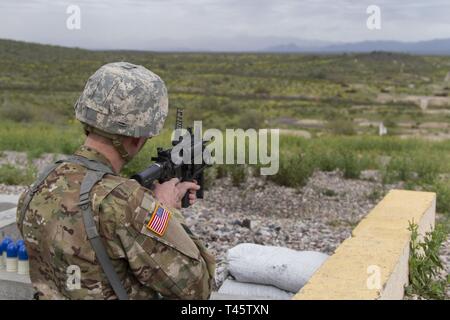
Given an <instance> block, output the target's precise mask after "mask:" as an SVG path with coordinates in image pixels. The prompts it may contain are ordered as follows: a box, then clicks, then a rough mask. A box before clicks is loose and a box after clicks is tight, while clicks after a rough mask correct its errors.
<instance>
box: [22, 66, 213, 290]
mask: <svg viewBox="0 0 450 320" xmlns="http://www.w3.org/2000/svg"><path fill="white" fill-rule="evenodd" d="M167 101H168V100H167V90H166V88H165V86H164V83H163V82H162V80H161V79H160V78H159V77H158V76H157V75H155V74H154V73H152V72H151V71H149V70H147V69H145V68H144V67H141V66H136V65H132V64H129V63H126V62H120V63H112V64H107V65H105V66H103V67H102V68H100V69H99V70H98V71H97V72H96V73H95V74H94V75H93V76H92V77H91V78H90V79H89V80H88V82H87V84H86V87H85V90H84V92H83V94H82V95H81V97H80V98H79V99H78V101H77V103H76V104H75V113H76V117H77V119H78V120H80V121H81V122H82V123H83V124H84V125H85V129H86V131H88V132H95V133H97V134H100V135H103V136H104V137H107V138H110V139H111V140H112V143H113V145H114V147H116V150H117V151H118V152H119V153H120V154H121V156H122V157H123V158H124V159H127V160H128V158H129V157H128V154H127V153H126V150H125V149H124V148H123V145H122V144H121V143H122V142H121V139H122V138H123V136H133V137H150V136H154V135H157V134H158V133H159V131H160V130H161V128H162V126H163V123H164V120H165V118H166V116H167V110H168V104H167V103H168V102H167ZM95 130H98V131H95ZM76 155H78V156H81V157H82V158H83V159H90V160H94V161H96V162H97V163H101V164H104V165H106V166H107V167H109V168H110V169H111V171H112V166H111V164H110V163H109V161H108V160H107V159H106V158H105V157H104V156H103V155H102V154H101V153H99V152H98V151H96V150H94V149H92V148H89V147H86V146H82V147H81V148H80V149H79V150H78V151H77V152H76ZM86 173H87V169H86V167H84V166H82V165H80V164H78V163H73V162H63V163H61V164H59V165H58V166H57V167H56V168H55V169H54V170H53V171H51V173H50V174H49V175H48V176H47V178H45V179H44V180H43V183H41V184H35V185H33V186H32V187H31V188H29V189H28V190H27V191H26V192H24V193H23V194H22V195H21V197H20V200H19V204H18V210H17V212H18V219H17V221H18V227H19V230H20V231H21V233H22V236H23V238H24V240H25V243H26V247H27V250H28V254H29V258H30V277H31V281H32V284H33V286H34V288H35V289H36V291H37V292H38V295H39V298H40V299H116V298H117V296H116V294H115V292H114V290H113V289H112V287H111V285H110V282H109V281H108V279H107V277H106V275H105V273H104V272H103V269H102V267H101V265H100V264H99V259H98V257H97V256H96V251H94V250H93V248H92V245H91V243H90V242H89V239H88V237H87V233H86V228H85V224H84V223H83V215H82V210H81V209H80V206H79V205H80V186H81V182H82V181H83V179H84V178H85V176H86ZM33 192H34V193H33ZM30 199H31V201H29V202H28V200H30ZM89 200H90V204H91V208H92V213H93V216H94V221H95V224H96V228H97V230H98V233H99V234H100V236H101V239H102V242H103V244H104V247H105V249H106V253H107V255H108V256H109V257H110V260H111V261H112V265H113V267H114V269H115V271H116V273H117V275H118V276H119V278H120V282H121V283H122V285H123V287H124V288H125V290H126V292H127V294H128V297H129V298H130V299H153V298H169V299H206V298H208V297H209V295H210V292H211V286H212V283H213V279H214V268H215V261H214V257H213V256H212V255H210V254H209V253H208V251H207V250H206V248H205V246H204V245H203V244H202V242H201V241H200V240H199V238H197V237H196V236H195V235H193V234H192V232H191V231H190V230H189V229H188V228H187V227H186V225H185V224H184V219H183V217H182V215H181V213H180V212H179V211H177V210H175V209H173V208H165V209H166V210H168V211H169V212H170V215H169V218H168V220H165V229H164V232H161V234H160V235H159V234H158V233H157V232H154V231H153V229H152V228H150V227H149V225H150V223H151V221H150V222H149V220H150V219H151V218H152V217H154V213H155V212H156V210H157V209H158V208H163V209H164V206H163V205H162V204H161V203H159V202H158V201H157V200H156V199H155V196H154V194H153V193H152V191H151V190H148V189H146V188H144V187H142V186H141V185H139V184H138V183H137V182H136V181H135V180H130V179H126V178H123V177H120V176H118V175H115V174H106V175H105V176H104V177H103V179H102V180H100V181H99V182H98V183H97V184H96V185H94V187H93V189H92V190H91V192H90V197H89ZM27 202H28V207H27V205H26V204H27ZM22 208H24V210H25V209H26V210H25V211H24V213H25V214H24V219H23V221H22V223H21V219H20V218H19V215H20V214H19V213H20V212H21V211H22ZM77 269H79V271H80V272H79V274H80V281H79V282H78V283H79V287H77V285H76V284H77V282H76V281H75V282H73V275H74V274H75V275H76V273H77V272H76V271H77ZM74 272H75V273H74Z"/></svg>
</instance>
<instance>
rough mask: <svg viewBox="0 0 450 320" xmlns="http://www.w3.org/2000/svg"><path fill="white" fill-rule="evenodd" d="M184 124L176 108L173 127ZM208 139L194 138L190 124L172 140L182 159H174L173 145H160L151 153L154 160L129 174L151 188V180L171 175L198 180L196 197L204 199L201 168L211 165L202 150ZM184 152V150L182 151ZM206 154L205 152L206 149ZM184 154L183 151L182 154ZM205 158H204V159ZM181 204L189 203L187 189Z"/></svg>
mask: <svg viewBox="0 0 450 320" xmlns="http://www.w3.org/2000/svg"><path fill="white" fill-rule="evenodd" d="M182 128H183V111H182V110H181V109H177V118H176V125H175V130H177V129H178V130H181V129H182ZM207 142H208V141H204V140H200V141H195V139H194V133H193V130H192V128H188V129H187V132H186V133H185V134H184V135H182V136H180V137H179V139H178V140H173V141H172V146H174V147H175V146H176V147H177V150H181V152H180V153H179V156H180V157H181V159H179V160H181V161H173V159H172V150H173V148H169V149H165V150H164V149H163V148H161V147H158V148H157V156H156V157H152V161H155V162H154V163H153V164H152V165H151V166H149V167H148V168H147V169H145V170H144V171H142V172H140V173H137V174H135V175H133V176H132V177H131V179H134V180H136V181H137V182H139V184H140V185H142V186H143V187H145V188H148V189H151V188H153V183H154V182H155V181H158V182H160V183H163V182H165V181H168V180H170V179H172V178H178V179H179V180H180V181H181V182H183V181H194V180H195V181H197V183H198V185H199V186H200V189H199V190H197V193H196V195H197V198H198V199H203V188H204V172H203V171H204V170H205V169H206V167H208V166H210V164H208V163H207V162H209V160H210V158H209V157H207V158H206V159H205V157H204V151H205V148H206V144H207ZM183 153H184V154H183ZM205 154H207V153H205ZM183 155H186V156H184V157H183ZM205 160H207V162H206V161H205ZM181 206H182V207H183V208H187V207H189V192H187V193H186V194H185V195H184V197H183V199H182V200H181Z"/></svg>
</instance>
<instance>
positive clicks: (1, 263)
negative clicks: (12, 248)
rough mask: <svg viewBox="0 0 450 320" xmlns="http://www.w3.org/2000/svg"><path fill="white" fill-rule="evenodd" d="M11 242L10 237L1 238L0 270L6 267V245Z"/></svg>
mask: <svg viewBox="0 0 450 320" xmlns="http://www.w3.org/2000/svg"><path fill="white" fill-rule="evenodd" d="M12 241H13V240H12V239H11V237H8V236H6V237H5V238H3V241H2V243H1V244H0V251H1V253H2V254H1V256H0V269H3V268H5V267H6V248H7V247H8V244H9V243H10V242H12Z"/></svg>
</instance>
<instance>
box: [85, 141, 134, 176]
mask: <svg viewBox="0 0 450 320" xmlns="http://www.w3.org/2000/svg"><path fill="white" fill-rule="evenodd" d="M84 145H85V146H87V147H90V148H93V149H95V150H97V151H98V152H100V153H101V154H102V155H103V156H104V157H105V158H106V159H107V160H108V161H109V162H110V163H111V165H112V167H113V170H114V172H115V173H116V174H118V173H119V172H120V170H122V168H123V166H124V165H125V160H124V159H123V158H122V157H121V156H120V154H119V153H118V152H117V150H116V149H115V148H114V146H113V145H112V144H111V142H110V141H109V140H108V139H105V138H103V137H101V136H98V135H96V134H92V133H91V134H89V136H87V138H86V141H85V142H84Z"/></svg>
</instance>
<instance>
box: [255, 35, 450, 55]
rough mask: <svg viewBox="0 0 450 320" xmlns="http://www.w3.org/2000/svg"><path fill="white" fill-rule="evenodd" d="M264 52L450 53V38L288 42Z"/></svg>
mask: <svg viewBox="0 0 450 320" xmlns="http://www.w3.org/2000/svg"><path fill="white" fill-rule="evenodd" d="M261 51H264V52H284V53H295V52H316V53H343V52H372V51H390V52H403V53H411V54H432V55H450V39H435V40H427V41H418V42H401V41H362V42H353V43H340V44H326V45H321V46H316V47H314V46H307V47H304V46H302V45H301V44H300V45H299V44H296V43H293V42H291V43H288V44H285V45H278V46H270V47H267V48H265V49H262V50H261Z"/></svg>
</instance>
